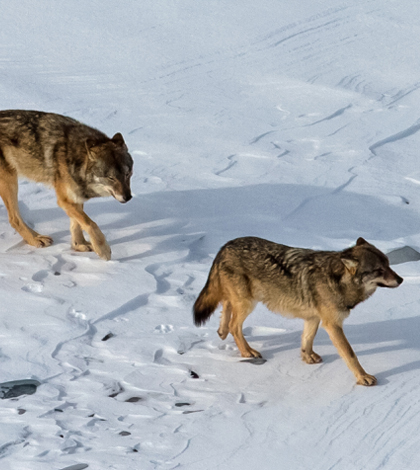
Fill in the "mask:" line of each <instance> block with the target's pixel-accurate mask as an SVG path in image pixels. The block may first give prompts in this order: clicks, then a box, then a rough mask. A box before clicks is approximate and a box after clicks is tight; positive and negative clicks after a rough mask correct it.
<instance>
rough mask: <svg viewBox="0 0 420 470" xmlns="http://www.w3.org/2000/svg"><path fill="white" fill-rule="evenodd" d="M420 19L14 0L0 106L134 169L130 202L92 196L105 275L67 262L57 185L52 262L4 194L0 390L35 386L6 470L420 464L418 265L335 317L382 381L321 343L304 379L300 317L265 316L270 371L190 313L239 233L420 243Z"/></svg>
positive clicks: (76, 257)
mask: <svg viewBox="0 0 420 470" xmlns="http://www.w3.org/2000/svg"><path fill="white" fill-rule="evenodd" d="M419 17H420V3H419V2H418V1H416V0H400V1H398V2H397V1H395V0H368V1H366V0H365V1H359V0H358V1H352V2H344V1H342V0H328V1H326V0H317V1H313V0H300V1H298V2H294V3H293V2H286V1H284V0H283V1H278V0H260V1H258V2H255V1H251V0H231V1H223V0H211V1H207V2H204V1H201V2H199V1H197V0H183V1H168V0H142V1H141V2H140V1H135V0H131V1H129V0H126V1H123V2H121V1H115V0H103V1H102V2H93V1H81V0H73V1H69V2H57V1H54V0H39V1H37V2H33V1H30V0H21V1H19V2H8V3H7V2H2V5H1V15H0V96H1V100H0V101H1V109H8V108H23V109H26V108H28V109H38V110H44V111H53V112H57V113H61V114H65V115H69V116H72V117H74V118H76V119H79V120H81V121H82V122H85V123H86V124H89V125H91V126H94V127H97V128H99V129H101V130H102V131H104V132H106V133H107V134H108V135H113V134H114V133H115V132H122V134H123V135H124V137H125V139H126V141H127V143H128V146H129V149H130V151H131V154H132V156H133V158H134V160H135V167H134V170H135V174H134V176H133V180H132V186H133V191H134V193H135V197H134V199H133V200H132V201H130V203H129V204H127V205H124V206H123V205H120V204H119V203H118V202H116V201H115V200H111V199H98V200H95V201H90V202H89V203H88V204H87V205H86V210H87V212H88V213H89V215H91V216H92V218H93V219H94V220H95V221H97V222H98V224H99V226H100V227H101V228H102V229H103V231H104V233H105V235H106V236H107V238H108V240H109V242H110V245H111V248H112V251H113V259H112V261H110V262H104V261H101V260H100V259H98V257H97V256H96V255H95V254H93V253H89V254H83V253H74V252H72V251H71V250H70V246H69V244H70V234H69V230H68V226H69V223H68V218H67V217H66V215H65V214H64V213H63V211H62V210H61V209H59V208H58V207H57V206H56V202H55V197H54V194H53V192H52V191H51V190H49V189H46V188H44V187H42V186H40V185H36V184H34V183H29V182H22V183H21V185H20V196H19V197H20V205H21V210H22V213H23V215H24V217H25V218H26V220H28V221H29V222H30V224H32V225H33V226H34V227H35V228H36V230H37V231H39V232H41V233H45V234H49V235H52V236H53V238H54V240H55V244H54V245H53V246H51V247H49V248H45V249H34V248H32V247H29V246H28V245H25V244H24V243H22V241H21V238H20V237H19V235H17V234H16V233H15V232H14V231H13V229H12V228H11V227H10V225H9V223H8V219H7V214H6V211H5V208H4V205H3V204H2V203H0V260H1V264H0V292H1V298H2V302H1V323H0V365H1V369H0V371H1V372H0V382H8V381H16V380H23V379H25V380H28V379H31V380H33V381H37V382H39V383H40V385H39V386H38V388H37V390H36V393H34V394H32V395H21V396H19V397H17V398H4V399H3V400H0V424H1V426H0V468H1V469H2V470H61V469H64V468H67V467H70V468H72V469H74V470H76V469H82V468H88V469H89V470H104V469H118V470H125V469H141V470H149V469H159V470H161V469H162V470H169V469H175V468H177V469H183V470H184V469H185V470H187V469H188V470H201V469H203V470H211V469H219V470H225V469H229V470H237V469H238V470H239V469H240V470H244V469H247V470H248V469H250V470H253V469H261V470H274V469H276V470H277V469H287V470H289V469H293V470H295V469H302V470H306V469H311V470H329V469H331V470H332V469H334V470H349V469H350V470H353V469H356V470H360V469H364V470H365V469H366V470H376V469H387V470H395V469H409V470H414V469H416V470H417V469H418V468H419V467H420V454H419V452H418V439H419V431H420V398H419V396H420V395H419V388H420V374H419V370H420V355H419V345H420V341H419V331H420V317H419V315H418V307H419V304H420V289H419V284H420V266H419V263H418V262H416V261H410V260H412V259H415V258H414V257H412V254H413V253H414V254H415V252H413V251H410V250H408V249H407V248H406V249H405V251H403V253H405V254H408V256H406V257H404V256H401V255H398V252H397V254H396V255H394V256H393V260H394V261H395V262H397V263H399V264H397V265H396V266H394V269H395V270H396V271H397V272H398V274H400V275H401V276H403V277H404V279H405V282H404V283H403V284H402V286H401V287H400V288H398V289H397V290H392V291H390V290H385V289H379V290H378V291H377V292H376V293H375V295H374V296H373V297H372V298H371V299H369V300H368V301H367V302H365V303H364V304H361V305H360V306H358V307H357V308H356V309H355V310H354V311H353V312H352V314H351V316H350V318H349V319H348V320H347V322H346V324H345V331H346V334H347V337H348V339H349V341H350V343H351V344H352V345H353V347H354V349H355V350H356V352H357V354H358V356H359V359H360V361H361V363H362V365H363V366H364V367H365V368H366V370H367V371H368V372H369V373H371V374H374V375H376V377H377V378H378V382H379V383H378V386H376V387H372V388H367V387H361V386H356V385H355V379H354V377H353V375H352V374H351V372H350V371H349V370H348V369H347V367H346V366H345V364H344V362H343V361H342V360H341V359H340V358H339V356H338V354H337V351H336V350H335V348H334V347H333V346H332V344H331V342H330V340H329V338H328V336H327V334H326V333H325V332H324V331H320V332H319V333H318V336H317V338H316V340H315V350H316V351H317V352H318V353H319V354H321V355H322V356H323V359H324V362H323V363H322V364H319V365H312V366H310V365H307V364H304V363H303V362H302V361H301V359H300V353H299V341H300V333H301V329H302V322H301V321H299V320H288V319H284V318H282V317H280V316H277V315H274V314H272V313H270V312H268V311H267V310H266V309H265V308H264V307H262V306H259V307H257V309H256V311H255V313H253V314H252V315H251V316H250V318H249V319H248V320H247V322H246V324H245V326H246V328H245V332H246V333H247V335H248V341H249V342H250V343H251V345H254V346H255V347H256V349H258V350H260V351H261V352H262V354H263V356H264V357H265V358H266V359H267V362H265V363H264V364H261V365H258V364H255V363H252V362H247V361H242V360H241V358H240V357H239V354H238V351H237V348H236V346H235V344H234V342H233V339H232V338H231V337H229V338H228V339H227V340H226V341H224V342H223V341H221V340H220V339H219V337H218V336H217V333H216V329H217V326H218V315H217V314H216V315H214V316H213V317H212V319H211V321H210V322H209V323H208V324H207V325H206V326H205V327H204V328H196V327H194V326H193V323H192V315H191V307H192V304H193V302H194V300H195V298H196V296H197V295H198V293H199V292H200V290H201V288H202V287H203V285H204V283H205V280H206V277H207V274H208V271H209V268H210V265H211V262H212V259H213V257H214V255H215V253H216V252H217V250H218V249H219V247H220V246H221V245H222V244H223V243H225V242H226V241H227V240H229V239H231V238H234V237H236V236H244V235H257V236H261V237H264V238H268V239H271V240H274V241H277V242H279V243H285V244H289V245H296V246H304V247H310V248H316V249H326V250H330V249H332V250H341V249H343V248H345V247H347V246H350V245H351V244H352V243H354V242H355V240H356V239H357V237H359V236H363V237H365V238H366V239H368V240H369V241H370V242H372V243H374V244H375V245H376V246H377V247H378V248H380V249H381V250H383V251H384V252H387V253H388V252H391V251H393V250H397V249H400V248H403V247H411V248H412V249H414V250H417V251H420V166H419V163H418V161H419V160H418V147H419V136H420V133H419V132H418V131H420V111H419V109H420V61H419V60H418V53H419V52H420V46H419V37H420V23H419ZM400 253H401V252H400ZM402 261H404V262H402ZM34 384H36V382H34ZM32 387H33V388H34V385H33V386H32ZM32 391H33V390H32ZM2 393H3V395H4V393H5V391H4V390H3V392H2Z"/></svg>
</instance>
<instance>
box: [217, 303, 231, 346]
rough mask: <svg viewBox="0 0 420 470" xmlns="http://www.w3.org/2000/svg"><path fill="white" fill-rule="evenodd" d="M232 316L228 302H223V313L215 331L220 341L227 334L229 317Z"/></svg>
mask: <svg viewBox="0 0 420 470" xmlns="http://www.w3.org/2000/svg"><path fill="white" fill-rule="evenodd" d="M231 314H232V305H231V304H230V302H229V301H228V300H225V301H224V302H223V311H222V318H221V319H220V326H219V329H218V330H217V333H218V334H219V336H220V337H221V338H222V339H226V337H227V335H228V334H229V322H230V317H231Z"/></svg>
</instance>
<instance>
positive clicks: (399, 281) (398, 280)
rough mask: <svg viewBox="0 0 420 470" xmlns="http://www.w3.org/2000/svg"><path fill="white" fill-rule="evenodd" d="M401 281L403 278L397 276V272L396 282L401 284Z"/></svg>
mask: <svg viewBox="0 0 420 470" xmlns="http://www.w3.org/2000/svg"><path fill="white" fill-rule="evenodd" d="M403 281H404V279H403V278H402V277H400V276H398V274H397V282H398V284H402V282H403Z"/></svg>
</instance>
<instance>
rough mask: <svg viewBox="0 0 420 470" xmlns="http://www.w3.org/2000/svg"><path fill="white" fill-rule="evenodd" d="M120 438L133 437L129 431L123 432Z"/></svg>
mask: <svg viewBox="0 0 420 470" xmlns="http://www.w3.org/2000/svg"><path fill="white" fill-rule="evenodd" d="M120 436H131V432H128V431H121V432H120Z"/></svg>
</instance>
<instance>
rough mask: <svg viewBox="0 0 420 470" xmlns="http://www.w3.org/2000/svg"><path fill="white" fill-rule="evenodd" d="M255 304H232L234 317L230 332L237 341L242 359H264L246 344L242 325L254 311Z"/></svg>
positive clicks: (230, 324) (239, 302)
mask: <svg viewBox="0 0 420 470" xmlns="http://www.w3.org/2000/svg"><path fill="white" fill-rule="evenodd" d="M254 307H255V303H254V302H250V301H244V300H242V301H237V302H232V316H231V319H230V322H229V331H230V333H231V334H232V336H233V338H234V339H235V343H236V345H237V346H238V349H239V351H240V353H241V356H242V357H262V356H261V354H260V353H259V352H258V351H256V350H255V349H253V348H251V346H250V345H249V344H248V343H247V342H246V340H245V338H244V335H243V332H242V325H243V323H244V321H245V319H246V317H247V316H248V315H249V314H250V313H251V312H252V311H253V310H254Z"/></svg>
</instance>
